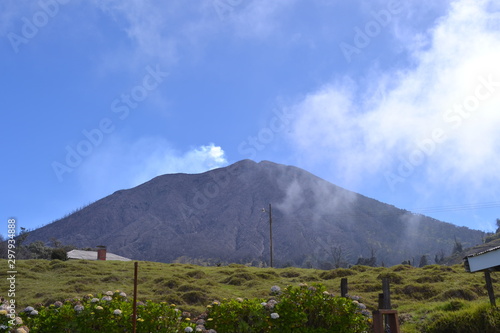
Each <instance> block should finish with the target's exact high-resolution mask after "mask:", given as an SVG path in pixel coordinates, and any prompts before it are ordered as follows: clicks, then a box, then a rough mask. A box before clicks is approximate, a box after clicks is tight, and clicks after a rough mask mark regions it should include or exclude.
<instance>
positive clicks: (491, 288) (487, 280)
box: [484, 270, 497, 307]
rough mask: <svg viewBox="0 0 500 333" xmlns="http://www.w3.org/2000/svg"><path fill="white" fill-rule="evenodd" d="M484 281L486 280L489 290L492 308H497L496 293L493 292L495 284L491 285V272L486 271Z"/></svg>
mask: <svg viewBox="0 0 500 333" xmlns="http://www.w3.org/2000/svg"><path fill="white" fill-rule="evenodd" d="M484 279H485V280H486V289H487V290H488V296H489V297H490V303H491V305H492V306H494V307H496V306H497V304H496V301H495V293H494V291H493V283H491V275H490V271H489V270H485V271H484Z"/></svg>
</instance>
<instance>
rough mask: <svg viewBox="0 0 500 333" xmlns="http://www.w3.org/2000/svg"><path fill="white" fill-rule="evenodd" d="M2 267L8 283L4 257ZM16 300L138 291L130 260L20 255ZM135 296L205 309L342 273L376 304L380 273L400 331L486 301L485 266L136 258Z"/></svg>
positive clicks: (327, 281)
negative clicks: (281, 264) (259, 264)
mask: <svg viewBox="0 0 500 333" xmlns="http://www.w3.org/2000/svg"><path fill="white" fill-rule="evenodd" d="M0 265H2V267H5V269H4V270H2V271H1V272H0V277H1V279H2V281H4V282H3V286H2V289H0V290H1V292H0V296H3V297H6V296H7V291H8V287H9V285H8V281H7V280H6V277H7V270H8V269H7V261H6V260H0ZM17 272H18V273H17V275H16V302H17V308H18V309H22V308H24V307H26V306H28V305H31V306H33V305H36V304H44V305H45V304H49V303H53V302H55V301H57V300H64V299H68V298H75V297H82V296H84V295H86V294H89V293H90V294H96V293H103V292H106V291H108V290H112V291H114V290H121V291H124V292H126V293H127V294H128V295H132V292H133V274H134V263H133V262H118V261H83V260H79V261H59V260H54V261H48V260H20V261H17ZM496 274H497V273H493V274H492V279H493V283H494V286H495V293H496V294H500V286H499V285H498V281H497V275H496ZM138 275H139V279H138V281H139V283H138V298H139V299H140V300H143V301H145V300H152V301H157V302H160V301H166V302H168V303H174V304H177V305H178V306H179V307H180V308H181V309H182V310H185V311H190V312H194V313H200V312H202V311H203V310H204V308H205V306H206V305H207V304H208V303H209V302H211V301H212V300H214V299H219V300H220V299H223V298H236V297H242V298H255V297H256V298H266V297H268V296H269V290H270V287H271V286H273V285H278V286H280V287H286V286H287V285H297V284H299V283H308V284H314V283H321V284H323V285H325V286H327V288H328V289H329V290H330V291H331V292H334V293H336V294H340V280H341V278H342V277H346V278H348V282H349V294H350V295H358V296H360V297H361V298H362V299H361V301H362V302H363V303H365V304H366V305H367V306H368V309H370V310H374V309H376V307H377V300H378V294H379V293H381V292H382V282H381V279H382V278H383V277H389V278H390V279H391V292H392V305H393V308H395V309H397V310H398V311H399V315H400V317H401V319H402V320H403V321H404V324H403V326H402V329H403V332H419V330H418V327H419V325H421V324H422V323H424V322H425V321H426V320H431V318H432V317H433V316H436V315H439V314H440V313H447V312H450V311H463V310H464V309H467V308H473V307H477V306H480V305H481V304H484V303H488V296H487V292H486V288H485V282H484V276H483V274H482V273H476V274H471V273H467V272H465V270H464V268H463V266H461V265H455V266H438V265H430V266H425V267H423V268H415V267H411V266H403V265H398V266H393V267H389V268H384V267H377V268H373V267H366V266H354V267H352V268H351V269H336V270H330V271H322V270H316V269H301V268H281V269H273V268H256V267H246V266H242V265H229V266H221V267H202V266H195V265H185V264H163V263H155V262H139V274H138Z"/></svg>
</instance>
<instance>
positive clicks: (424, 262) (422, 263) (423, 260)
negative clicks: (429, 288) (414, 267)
mask: <svg viewBox="0 0 500 333" xmlns="http://www.w3.org/2000/svg"><path fill="white" fill-rule="evenodd" d="M428 264H429V263H428V262H427V256H426V255H425V254H424V255H423V256H422V257H420V264H419V265H418V267H424V266H427V265H428Z"/></svg>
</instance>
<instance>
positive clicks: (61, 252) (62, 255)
mask: <svg viewBox="0 0 500 333" xmlns="http://www.w3.org/2000/svg"><path fill="white" fill-rule="evenodd" d="M50 259H52V260H54V259H58V260H63V261H65V260H68V253H67V252H66V250H65V249H61V248H59V249H53V250H52V253H51V254H50Z"/></svg>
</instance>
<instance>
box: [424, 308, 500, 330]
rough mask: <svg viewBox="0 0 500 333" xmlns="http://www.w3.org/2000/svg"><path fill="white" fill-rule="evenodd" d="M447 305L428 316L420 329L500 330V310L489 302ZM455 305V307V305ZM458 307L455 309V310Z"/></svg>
mask: <svg viewBox="0 0 500 333" xmlns="http://www.w3.org/2000/svg"><path fill="white" fill-rule="evenodd" d="M456 305H457V303H455V304H451V305H450V307H446V309H445V311H441V312H437V313H436V314H434V315H433V316H431V317H429V318H427V320H426V321H425V323H424V324H423V325H422V327H421V328H420V330H421V331H422V332H426V333H445V332H453V333H495V332H500V310H499V309H498V308H495V307H492V306H491V305H490V304H488V303H482V304H478V305H473V306H470V307H467V308H463V306H458V307H457V306H456ZM453 306H455V307H453ZM455 308H456V310H455V311H453V310H454V309H455Z"/></svg>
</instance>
